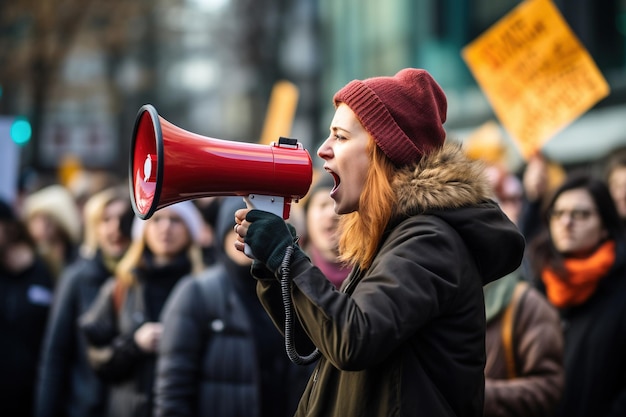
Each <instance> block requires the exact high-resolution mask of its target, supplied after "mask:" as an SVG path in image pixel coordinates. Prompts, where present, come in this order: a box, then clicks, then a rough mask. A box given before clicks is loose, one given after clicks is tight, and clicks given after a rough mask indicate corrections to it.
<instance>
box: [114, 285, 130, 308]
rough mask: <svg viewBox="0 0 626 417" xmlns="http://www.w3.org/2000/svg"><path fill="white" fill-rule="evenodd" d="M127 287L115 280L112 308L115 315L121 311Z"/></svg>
mask: <svg viewBox="0 0 626 417" xmlns="http://www.w3.org/2000/svg"><path fill="white" fill-rule="evenodd" d="M127 290H128V287H127V286H126V285H124V284H122V283H121V282H120V281H119V280H117V279H116V280H115V284H114V286H113V308H114V309H115V313H116V314H119V312H120V310H121V309H122V304H124V300H125V299H126V293H127V292H128V291H127Z"/></svg>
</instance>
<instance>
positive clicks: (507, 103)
mask: <svg viewBox="0 0 626 417" xmlns="http://www.w3.org/2000/svg"><path fill="white" fill-rule="evenodd" d="M461 55H462V57H463V59H464V60H465V62H466V63H467V65H468V67H469V69H470V71H471V72H472V74H473V76H474V78H475V79H476V81H477V83H478V85H479V86H480V87H481V89H482V90H483V92H484V93H485V95H486V97H487V99H488V100H489V102H490V104H491V106H492V108H493V110H494V113H495V114H496V116H497V117H498V119H499V120H500V123H502V125H503V126H504V127H505V128H506V129H507V131H508V132H509V134H510V135H511V136H512V138H513V140H514V141H515V143H516V144H517V145H518V147H519V149H520V151H521V153H522V156H523V157H524V158H528V157H529V156H531V155H532V154H534V153H535V152H536V151H537V150H539V149H540V148H541V146H542V145H543V144H544V143H545V142H546V141H548V140H549V139H550V138H551V137H553V136H554V135H555V134H556V133H558V131H560V130H561V129H563V128H564V127H566V126H567V125H568V124H569V123H571V122H572V121H574V120H576V118H578V117H579V116H580V115H582V114H583V113H585V112H586V111H587V110H588V109H589V108H591V107H592V106H593V105H594V104H595V103H597V102H598V101H599V100H601V99H602V98H604V97H606V96H607V95H608V94H609V85H608V84H607V82H606V80H605V79H604V77H603V76H602V74H601V73H600V71H599V70H598V68H597V66H596V64H595V62H594V61H593V59H592V58H591V56H590V55H589V53H588V52H587V51H586V49H585V48H584V47H583V46H582V44H581V43H580V41H579V40H578V38H577V37H576V36H575V34H574V33H573V32H572V30H571V29H570V27H569V26H568V25H567V22H566V21H565V20H564V19H563V17H562V16H561V14H560V12H559V10H558V9H557V8H556V6H555V5H554V4H553V3H552V2H551V1H550V0H527V1H524V2H522V3H521V4H519V5H518V6H517V7H516V8H515V9H513V10H512V11H511V12H509V13H508V14H507V15H506V16H504V17H503V18H502V19H501V20H500V21H498V22H496V24H494V25H493V26H492V27H491V28H489V29H488V30H487V31H485V32H484V33H483V34H482V35H480V36H479V37H478V38H477V39H475V40H474V41H473V42H471V43H470V44H469V45H467V46H466V47H465V48H463V50H462V52H461Z"/></svg>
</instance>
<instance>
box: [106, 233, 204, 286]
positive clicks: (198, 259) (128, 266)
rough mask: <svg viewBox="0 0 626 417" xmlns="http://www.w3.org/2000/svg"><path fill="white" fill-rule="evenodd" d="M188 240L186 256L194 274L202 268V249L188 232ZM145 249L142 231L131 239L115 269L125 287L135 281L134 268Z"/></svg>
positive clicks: (117, 276)
mask: <svg viewBox="0 0 626 417" xmlns="http://www.w3.org/2000/svg"><path fill="white" fill-rule="evenodd" d="M189 240H190V243H189V247H188V248H187V257H188V258H189V260H190V261H191V274H194V275H195V274H197V273H199V272H201V271H202V270H203V269H204V263H203V261H202V249H201V248H200V246H199V245H198V244H197V243H195V242H194V241H193V239H192V238H191V234H189ZM146 250H147V248H146V238H145V233H143V234H142V235H141V237H140V238H139V239H136V240H133V241H132V243H131V244H130V247H129V248H128V250H127V251H126V253H125V254H124V256H123V257H122V259H120V262H119V264H118V265H117V268H116V269H115V277H116V279H117V281H118V282H119V283H121V284H122V285H124V286H126V287H131V286H133V285H135V284H136V283H137V277H136V274H135V269H136V268H137V267H138V266H140V265H141V264H142V262H143V254H144V251H146Z"/></svg>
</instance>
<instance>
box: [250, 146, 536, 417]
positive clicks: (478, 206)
mask: <svg viewBox="0 0 626 417" xmlns="http://www.w3.org/2000/svg"><path fill="white" fill-rule="evenodd" d="M393 186H394V190H395V192H396V193H397V196H398V198H397V199H398V206H397V210H396V216H395V217H394V219H393V220H392V221H391V222H390V224H389V225H388V228H387V230H386V233H385V234H384V236H383V239H382V242H381V245H380V249H379V251H378V253H377V255H376V256H375V259H374V261H373V263H372V265H371V266H370V268H369V269H368V270H366V271H360V270H353V271H352V273H351V274H350V276H349V277H348V279H346V281H345V282H344V284H343V287H342V289H341V290H340V291H338V290H335V289H334V287H333V285H332V284H331V283H330V282H328V280H326V279H325V277H324V276H323V275H322V274H321V272H320V271H319V270H318V269H317V268H316V267H314V266H313V265H312V264H311V263H310V262H309V261H308V260H306V259H299V260H298V261H296V262H294V263H293V264H292V265H291V277H292V279H293V284H292V291H291V293H292V298H293V305H294V310H295V312H296V314H297V318H298V320H296V321H297V322H298V324H299V325H301V328H300V327H298V328H297V329H296V330H295V331H296V333H297V334H299V335H300V336H304V335H306V337H300V338H298V339H297V340H296V348H297V349H298V350H299V351H300V352H301V353H308V351H309V349H311V347H312V346H313V345H315V346H317V348H319V350H320V352H321V354H322V357H321V359H320V360H319V363H318V364H317V367H316V369H315V370H314V372H313V375H312V377H311V379H310V380H309V383H308V385H307V388H306V390H305V392H304V394H303V396H302V399H301V401H300V405H299V408H298V411H297V413H296V416H298V417H301V416H302V417H303V416H315V417H322V416H323V417H346V416H350V417H368V416H379V417H392V416H437V417H441V416H482V411H483V397H484V365H485V310H484V309H485V307H484V302H483V289H482V286H483V285H484V284H486V283H488V282H490V281H493V280H495V279H497V278H498V277H501V276H504V275H506V274H508V273H509V272H512V271H513V270H515V269H516V268H517V267H518V266H519V265H520V262H521V259H522V254H523V250H524V239H523V237H522V235H521V234H520V233H519V232H518V230H517V228H516V227H515V226H514V225H513V224H512V223H511V222H510V221H509V220H508V219H507V217H506V216H505V215H504V214H503V213H502V211H501V210H500V209H499V207H498V205H497V204H496V203H495V202H493V201H491V200H490V197H491V191H490V188H489V186H488V183H487V182H486V179H485V178H484V176H483V171H482V169H481V167H480V166H479V165H477V164H475V163H473V162H469V161H468V160H467V159H466V157H465V156H464V154H463V152H462V150H461V148H460V147H459V146H458V145H454V144H449V145H445V146H444V147H443V148H442V149H441V150H440V151H438V152H435V153H433V154H431V155H429V156H427V157H425V158H424V159H423V160H422V161H421V163H420V164H419V165H416V166H410V167H406V168H403V169H402V170H400V171H399V172H398V173H397V176H396V178H395V180H394V183H393ZM258 278H260V280H259V284H258V285H259V288H258V292H259V294H260V297H261V300H262V302H263V303H264V306H265V308H266V309H267V311H268V312H269V313H270V315H271V316H272V317H273V319H274V320H275V322H276V324H277V326H278V327H279V328H282V326H283V319H284V313H283V306H282V302H281V300H280V285H279V283H278V281H277V280H275V279H267V277H258ZM302 330H303V331H304V332H303V331H302ZM311 343H312V344H311Z"/></svg>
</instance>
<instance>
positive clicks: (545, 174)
mask: <svg viewBox="0 0 626 417" xmlns="http://www.w3.org/2000/svg"><path fill="white" fill-rule="evenodd" d="M565 175H566V173H565V170H564V169H563V167H562V166H561V165H559V164H557V163H556V162H554V161H551V160H550V159H548V158H547V157H545V156H544V155H543V154H541V153H540V152H538V153H536V154H535V155H532V156H531V157H530V158H529V159H528V161H526V166H525V167H524V170H523V173H522V185H523V186H524V205H523V207H522V212H521V215H520V218H519V221H518V223H517V224H518V226H519V229H520V231H521V232H522V234H523V235H524V237H525V238H526V240H527V241H531V240H532V239H533V238H534V237H535V236H536V235H537V234H539V233H540V232H541V230H542V228H543V221H542V218H541V215H542V212H543V210H544V209H545V205H546V203H547V200H548V199H549V197H550V194H551V193H552V192H553V191H554V190H555V189H556V187H558V186H559V185H561V183H562V182H563V180H564V179H565Z"/></svg>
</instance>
